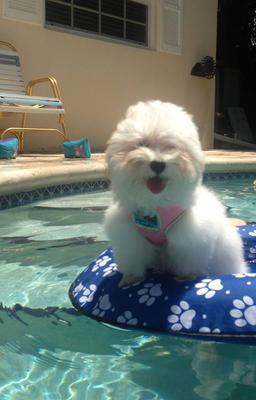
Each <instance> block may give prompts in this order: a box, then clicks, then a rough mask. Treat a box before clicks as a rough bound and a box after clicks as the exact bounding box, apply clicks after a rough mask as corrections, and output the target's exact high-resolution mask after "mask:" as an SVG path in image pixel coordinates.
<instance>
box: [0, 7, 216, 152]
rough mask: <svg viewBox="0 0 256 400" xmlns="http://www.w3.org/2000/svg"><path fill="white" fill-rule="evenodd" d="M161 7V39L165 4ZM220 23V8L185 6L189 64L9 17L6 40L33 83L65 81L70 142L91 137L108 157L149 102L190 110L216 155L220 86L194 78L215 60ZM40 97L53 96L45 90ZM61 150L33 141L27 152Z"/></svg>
mask: <svg viewBox="0 0 256 400" xmlns="http://www.w3.org/2000/svg"><path fill="white" fill-rule="evenodd" d="M155 6H156V13H155V19H156V37H157V32H158V29H157V28H158V27H157V17H158V10H157V9H158V6H159V0H156V3H155ZM216 19H217V0H207V1H205V0H193V1H191V0H184V23H183V24H184V25H183V29H184V32H183V52H182V55H181V56H178V55H172V54H168V53H163V52H159V51H157V50H156V49H153V50H152V49H151V50H145V49H140V48H135V47H130V46H127V45H122V44H116V43H112V42H108V41H102V40H96V39H91V38H87V37H82V36H76V35H74V34H68V33H63V32H57V31H52V30H48V29H45V28H42V27H40V26H34V25H30V24H26V23H21V22H15V21H11V20H7V19H3V18H2V17H0V40H4V41H8V42H10V43H12V44H13V45H14V46H15V47H16V48H17V50H18V51H19V54H20V57H21V62H22V70H23V75H24V79H25V81H26V82H27V81H28V80H30V79H32V78H37V77H41V76H47V75H53V76H55V77H56V78H57V80H58V82H59V84H60V88H61V93H62V97H63V100H64V102H65V105H66V123H67V128H68V132H69V134H70V138H72V139H76V138H80V137H82V136H87V137H88V138H89V139H90V142H91V145H92V148H93V150H94V151H103V150H104V148H105V145H106V141H107V140H108V138H109V136H110V134H111V132H112V131H113V130H114V128H115V125H116V123H117V121H119V120H120V119H121V118H122V116H123V114H124V112H125V110H126V108H127V107H128V106H129V105H130V104H133V103H135V102H137V101H138V100H149V99H161V100H164V101H170V102H174V103H176V104H179V105H182V106H184V107H185V108H186V109H187V110H188V111H189V112H190V113H191V114H193V115H194V119H195V122H196V124H197V125H198V127H199V130H200V136H201V140H202V144H203V147H204V148H210V147H211V145H212V141H213V111H214V80H207V79H203V78H198V77H193V76H191V74H190V71H191V68H192V66H193V65H194V64H195V62H197V61H200V60H201V58H202V57H204V56H206V55H211V56H214V57H215V52H216V49H215V46H216ZM156 42H157V41H156ZM156 47H157V46H156ZM40 93H41V94H43V95H47V94H49V93H48V92H47V91H45V90H43V91H41V92H40ZM37 94H39V92H37ZM42 119H44V121H46V123H47V124H49V125H55V124H54V117H37V122H38V121H39V123H40V124H41V122H42ZM11 121H12V120H10V118H5V119H2V120H0V127H7V126H9V125H11V124H12V123H13V122H11ZM52 121H53V122H52ZM44 125H45V124H44ZM61 150H62V146H61V143H60V138H59V137H57V136H56V135H52V136H51V137H49V134H48V135H46V134H44V135H42V134H41V135H37V134H34V135H33V134H27V135H26V141H25V151H26V152H29V151H30V152H57V151H61Z"/></svg>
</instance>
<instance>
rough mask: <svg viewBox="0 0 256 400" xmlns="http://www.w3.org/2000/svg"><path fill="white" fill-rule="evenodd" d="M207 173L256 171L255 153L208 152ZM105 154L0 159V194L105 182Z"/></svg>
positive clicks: (49, 155)
mask: <svg viewBox="0 0 256 400" xmlns="http://www.w3.org/2000/svg"><path fill="white" fill-rule="evenodd" d="M205 156H206V172H220V171H225V172H255V173H256V152H241V151H217V150H213V151H206V152H205ZM106 178H107V171H106V164H105V161H104V154H93V156H92V158H91V159H65V158H64V156H63V155H62V154H47V155H43V154H24V155H20V156H18V157H17V158H16V159H13V160H0V195H4V194H11V193H18V192H23V191H28V190H32V189H36V188H42V187H46V186H51V185H57V184H64V183H74V182H84V181H92V180H98V179H106Z"/></svg>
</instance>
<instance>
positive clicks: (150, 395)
mask: <svg viewBox="0 0 256 400" xmlns="http://www.w3.org/2000/svg"><path fill="white" fill-rule="evenodd" d="M207 185H208V186H209V187H210V188H212V189H213V190H214V191H217V192H218V194H219V196H220V198H221V199H222V201H223V203H224V204H225V205H226V206H227V208H228V212H229V215H230V216H234V217H238V218H244V219H246V220H247V221H255V220H256V207H255V203H256V192H255V191H254V188H253V184H252V179H251V180H243V181H239V180H238V179H235V180H231V181H229V182H228V183H227V181H213V182H207ZM109 202H110V192H109V191H101V192H97V193H96V192H94V193H87V194H81V195H74V196H69V197H62V198H56V199H51V200H45V201H40V202H36V203H34V204H31V205H29V206H23V207H17V208H13V209H9V210H4V211H1V212H0V249H1V259H0V282H1V296H0V302H2V303H3V306H2V307H1V308H0V399H1V400H23V399H24V400H32V399H33V400H71V399H72V400H80V399H81V400H82V399H83V400H123V399H124V400H126V399H129V400H151V399H152V400H153V399H154V400H187V399H191V400H195V399H209V400H215V399H217V400H222V399H223V400H226V399H227V400H231V399H232V400H243V399H244V400H248V399H254V398H256V361H255V360H256V348H254V347H250V346H239V345H224V344H215V343H205V342H200V341H191V340H188V339H185V340H184V339H180V338H174V337H168V336H165V335H158V334H151V333H147V332H144V331H126V330H120V329H116V328H112V327H109V326H107V325H104V324H100V323H98V322H96V321H93V320H91V319H89V318H87V317H85V316H82V315H79V314H78V313H77V312H76V311H75V310H73V309H72V307H71V304H70V301H69V298H68V288H69V286H70V284H71V282H72V281H73V280H74V278H75V277H76V276H77V275H78V273H79V272H81V271H82V270H83V269H84V266H85V265H86V264H88V263H89V262H90V261H91V260H92V259H93V258H95V257H96V256H97V255H98V254H99V253H100V252H101V251H103V250H104V249H105V248H106V247H107V246H108V244H109V243H108V242H107V238H106V236H105V234H104V232H103V229H102V220H103V215H104V209H105V208H106V206H107V205H108V204H109ZM16 303H19V304H21V305H22V307H21V306H16V307H14V308H13V306H14V305H15V304H16Z"/></svg>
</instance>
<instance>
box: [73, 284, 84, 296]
mask: <svg viewBox="0 0 256 400" xmlns="http://www.w3.org/2000/svg"><path fill="white" fill-rule="evenodd" d="M83 289H85V286H84V285H82V283H79V285H77V286H76V287H75V289H74V290H73V294H74V297H76V296H77V295H78V293H79V292H81V290H83Z"/></svg>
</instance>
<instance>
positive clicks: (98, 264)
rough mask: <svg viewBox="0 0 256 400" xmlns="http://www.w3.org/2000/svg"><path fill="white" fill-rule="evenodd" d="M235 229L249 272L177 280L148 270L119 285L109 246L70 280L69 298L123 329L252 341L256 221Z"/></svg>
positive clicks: (254, 338)
mask: <svg viewBox="0 0 256 400" xmlns="http://www.w3.org/2000/svg"><path fill="white" fill-rule="evenodd" d="M238 231H239V233H240V235H241V237H242V239H243V243H244V253H245V259H246V261H247V263H248V265H249V267H250V273H247V274H232V275H214V276H209V277H203V278H199V279H196V280H193V281H180V280H177V279H175V277H172V276H170V275H162V274H161V275H160V274H157V273H153V272H149V273H148V275H147V277H146V278H145V280H144V281H142V282H139V283H135V284H132V285H130V286H126V287H122V288H119V287H118V283H119V281H120V279H121V276H122V275H121V273H120V272H118V271H117V268H116V263H115V261H114V258H113V252H112V249H111V248H108V249H107V250H105V251H104V252H103V253H102V254H101V255H100V256H99V257H98V258H97V259H96V260H94V261H93V262H92V263H91V264H90V265H89V266H88V267H86V268H85V270H84V271H83V272H82V273H81V274H80V275H79V276H78V277H77V278H76V280H75V281H74V282H73V284H72V285H71V287H70V290H69V296H70V299H71V302H72V304H73V306H74V307H75V308H76V309H77V310H79V311H80V312H81V313H83V314H85V315H87V316H88V317H91V318H94V319H96V320H99V321H102V322H104V323H107V324H111V325H115V326H119V327H122V328H129V329H130V328H140V329H144V330H150V331H158V332H162V333H168V334H171V335H179V336H182V337H190V338H197V339H202V340H214V341H221V342H237V343H249V344H256V224H255V223H253V224H250V225H246V226H242V227H239V228H238Z"/></svg>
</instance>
